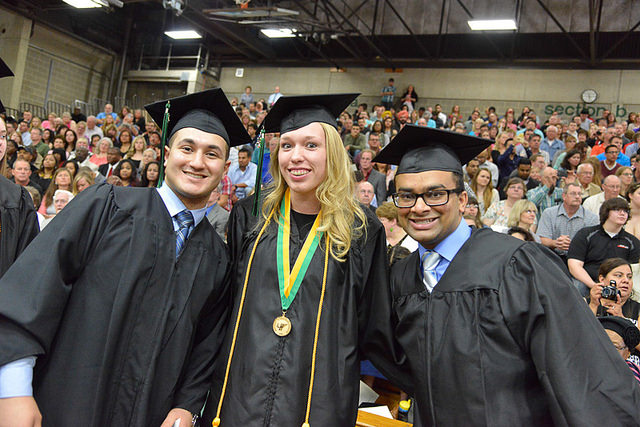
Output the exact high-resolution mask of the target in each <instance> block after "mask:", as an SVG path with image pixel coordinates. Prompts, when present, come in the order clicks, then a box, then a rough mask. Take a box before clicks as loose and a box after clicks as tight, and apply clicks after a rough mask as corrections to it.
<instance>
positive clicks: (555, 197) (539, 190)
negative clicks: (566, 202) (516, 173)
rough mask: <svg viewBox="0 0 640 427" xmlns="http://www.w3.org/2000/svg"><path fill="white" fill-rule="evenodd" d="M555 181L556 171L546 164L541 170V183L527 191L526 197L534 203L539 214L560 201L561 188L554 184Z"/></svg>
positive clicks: (556, 178) (556, 177)
mask: <svg viewBox="0 0 640 427" xmlns="http://www.w3.org/2000/svg"><path fill="white" fill-rule="evenodd" d="M557 181H558V171H557V170H555V169H554V168H552V167H551V166H547V167H546V168H544V170H543V171H542V183H541V184H540V185H539V186H538V187H536V188H534V189H532V190H529V191H527V199H529V200H531V201H532V202H533V203H534V204H535V205H536V207H537V208H538V212H539V214H542V212H544V211H545V209H547V208H549V207H551V206H555V205H557V204H558V203H560V202H561V201H562V189H561V188H560V187H557V186H556V183H557Z"/></svg>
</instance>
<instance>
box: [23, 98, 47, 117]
mask: <svg viewBox="0 0 640 427" xmlns="http://www.w3.org/2000/svg"><path fill="white" fill-rule="evenodd" d="M19 108H20V111H27V110H29V111H31V114H33V115H34V116H37V117H40V118H41V119H43V120H46V118H47V111H46V110H45V108H44V107H43V106H41V105H36V104H31V103H29V102H21V103H20V106H19ZM20 118H22V115H20Z"/></svg>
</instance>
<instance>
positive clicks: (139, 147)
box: [124, 136, 147, 169]
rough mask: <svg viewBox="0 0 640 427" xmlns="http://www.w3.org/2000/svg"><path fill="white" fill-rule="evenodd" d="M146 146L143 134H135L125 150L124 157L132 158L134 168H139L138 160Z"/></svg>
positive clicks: (140, 158) (140, 159) (139, 160)
mask: <svg viewBox="0 0 640 427" xmlns="http://www.w3.org/2000/svg"><path fill="white" fill-rule="evenodd" d="M146 148H147V143H146V141H145V140H144V137H143V136H136V137H135V139H134V140H133V144H131V147H130V148H129V151H127V155H126V156H125V157H124V158H125V159H131V160H133V163H134V164H135V165H136V168H138V169H140V162H141V161H142V157H143V156H144V150H145V149H146Z"/></svg>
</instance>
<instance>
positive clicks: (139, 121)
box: [133, 108, 147, 131]
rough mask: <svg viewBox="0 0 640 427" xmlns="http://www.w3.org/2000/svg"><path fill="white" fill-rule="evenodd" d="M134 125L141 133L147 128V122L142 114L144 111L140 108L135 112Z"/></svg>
mask: <svg viewBox="0 0 640 427" xmlns="http://www.w3.org/2000/svg"><path fill="white" fill-rule="evenodd" d="M133 124H134V125H136V126H137V127H138V129H139V130H140V131H142V129H146V127H147V121H146V120H145V118H144V115H143V114H142V110H141V109H139V108H136V109H135V110H133Z"/></svg>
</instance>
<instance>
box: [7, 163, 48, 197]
mask: <svg viewBox="0 0 640 427" xmlns="http://www.w3.org/2000/svg"><path fill="white" fill-rule="evenodd" d="M11 174H12V175H13V178H12V181H13V182H15V183H16V184H18V185H20V186H22V187H26V186H31V187H33V188H35V189H36V190H38V192H39V193H40V194H42V193H43V190H42V188H41V187H40V185H39V184H38V183H37V182H35V180H32V179H31V174H32V170H31V165H30V164H29V162H28V161H27V160H24V159H21V158H19V159H17V160H16V161H15V162H14V163H13V169H11Z"/></svg>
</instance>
